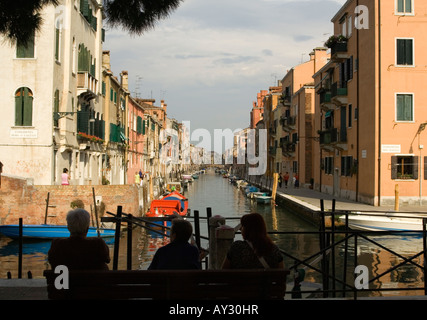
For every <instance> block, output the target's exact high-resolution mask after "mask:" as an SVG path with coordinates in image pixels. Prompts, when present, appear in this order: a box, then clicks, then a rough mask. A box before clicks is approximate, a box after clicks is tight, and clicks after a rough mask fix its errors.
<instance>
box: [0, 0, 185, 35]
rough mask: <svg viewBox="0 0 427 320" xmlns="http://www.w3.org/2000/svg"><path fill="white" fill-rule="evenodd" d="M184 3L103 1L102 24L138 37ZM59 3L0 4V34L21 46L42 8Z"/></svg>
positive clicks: (6, 0)
mask: <svg viewBox="0 0 427 320" xmlns="http://www.w3.org/2000/svg"><path fill="white" fill-rule="evenodd" d="M182 1H184V0H104V1H103V4H104V12H105V16H106V22H107V24H108V25H110V26H111V27H122V28H123V29H124V30H126V31H128V32H129V33H131V34H138V35H139V34H142V33H144V32H145V31H148V30H150V29H153V28H154V27H155V25H156V23H157V22H158V21H160V20H162V19H164V18H167V17H168V16H169V15H170V14H171V13H172V11H174V10H175V9H177V8H178V7H179V5H180V4H181V2H182ZM58 4H59V0H1V1H0V34H1V35H4V36H5V37H6V38H7V39H9V40H11V41H12V42H15V41H20V42H23V43H25V42H26V41H27V40H28V39H30V38H31V37H32V36H33V35H34V32H36V31H38V30H40V28H41V26H42V24H43V18H42V15H41V12H42V10H43V8H44V7H45V6H48V5H54V6H57V5H58Z"/></svg>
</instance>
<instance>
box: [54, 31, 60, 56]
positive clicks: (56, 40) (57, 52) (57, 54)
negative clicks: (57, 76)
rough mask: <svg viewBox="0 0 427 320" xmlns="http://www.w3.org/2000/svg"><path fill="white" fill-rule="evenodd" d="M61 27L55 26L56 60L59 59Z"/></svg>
mask: <svg viewBox="0 0 427 320" xmlns="http://www.w3.org/2000/svg"><path fill="white" fill-rule="evenodd" d="M59 32H60V31H59V29H58V28H55V60H56V61H59V36H60V33H59Z"/></svg>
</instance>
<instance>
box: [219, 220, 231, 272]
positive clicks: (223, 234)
mask: <svg viewBox="0 0 427 320" xmlns="http://www.w3.org/2000/svg"><path fill="white" fill-rule="evenodd" d="M234 234H235V231H234V228H233V227H230V226H227V225H225V224H224V225H222V226H219V227H217V228H216V229H215V238H216V257H215V260H216V263H215V266H214V267H215V269H221V268H222V264H223V263H224V259H225V257H226V255H227V252H228V250H229V249H230V247H231V244H232V243H233V241H234Z"/></svg>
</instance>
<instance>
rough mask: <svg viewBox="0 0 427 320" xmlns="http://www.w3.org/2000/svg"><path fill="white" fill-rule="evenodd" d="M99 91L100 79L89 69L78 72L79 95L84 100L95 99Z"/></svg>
mask: <svg viewBox="0 0 427 320" xmlns="http://www.w3.org/2000/svg"><path fill="white" fill-rule="evenodd" d="M97 91H98V80H96V79H95V77H93V76H92V75H91V74H90V73H89V72H87V71H79V72H77V95H78V96H81V97H82V98H83V100H85V101H90V100H92V99H95V98H96V96H97Z"/></svg>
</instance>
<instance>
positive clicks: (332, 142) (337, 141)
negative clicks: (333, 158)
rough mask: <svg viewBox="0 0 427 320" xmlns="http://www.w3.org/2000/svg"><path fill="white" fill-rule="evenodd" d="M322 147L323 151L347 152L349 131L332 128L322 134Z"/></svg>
mask: <svg viewBox="0 0 427 320" xmlns="http://www.w3.org/2000/svg"><path fill="white" fill-rule="evenodd" d="M320 146H321V148H323V149H326V150H329V151H332V150H333V149H338V150H347V131H346V130H340V131H339V132H338V129H337V128H331V129H328V130H324V131H321V132H320Z"/></svg>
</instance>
